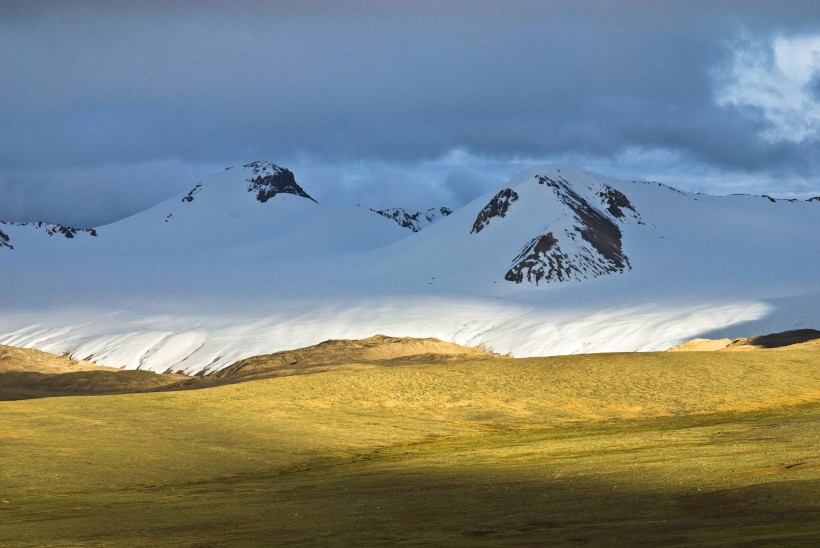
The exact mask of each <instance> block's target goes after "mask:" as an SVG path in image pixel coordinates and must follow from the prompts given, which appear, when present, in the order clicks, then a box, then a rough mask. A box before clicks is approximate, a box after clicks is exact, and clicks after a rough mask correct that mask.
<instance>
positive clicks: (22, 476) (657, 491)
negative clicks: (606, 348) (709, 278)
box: [0, 349, 820, 546]
mask: <svg viewBox="0 0 820 548" xmlns="http://www.w3.org/2000/svg"><path fill="white" fill-rule="evenodd" d="M376 358H378V359H382V358H384V359H382V361H381V362H379V361H378V359H376V361H375V362H374V361H373V360H371V361H367V360H362V361H363V362H367V363H363V364H360V365H357V364H356V363H355V361H353V362H351V363H349V364H347V367H346V368H343V369H341V370H337V371H323V372H318V373H316V374H310V375H296V376H283V377H275V378H267V379H259V380H250V381H247V382H239V383H233V384H227V385H222V386H214V387H211V388H205V389H199V390H185V391H168V392H152V393H138V394H122V395H105V396H82V397H80V396H72V397H59V398H39V399H28V400H20V401H7V402H0V545H2V546H42V545H56V546H244V545H278V544H297V545H299V544H302V545H304V544H308V545H357V546H368V545H377V544H403V545H431V544H432V545H449V546H461V545H488V546H490V545H492V546H496V545H509V546H522V545H524V546H526V545H530V546H542V545H556V544H558V545H575V544H591V545H658V544H663V545H721V544H722V545H739V544H740V545H766V544H770V545H801V544H802V545H807V546H808V545H816V544H817V542H818V540H820V353H818V352H817V351H816V350H811V349H809V350H805V349H804V350H779V351H776V352H770V351H760V352H677V353H637V354H597V355H581V356H566V357H555V358H530V359H512V358H506V357H500V356H491V355H482V354H473V355H464V356H457V355H456V356H454V355H450V356H435V355H432V354H428V355H425V356H423V357H416V358H407V357H406V356H405V357H401V356H400V357H398V358H395V357H393V358H390V356H387V357H385V356H376ZM387 358H390V359H387ZM351 359H352V358H351ZM376 362H378V363H376ZM340 365H343V364H340Z"/></svg>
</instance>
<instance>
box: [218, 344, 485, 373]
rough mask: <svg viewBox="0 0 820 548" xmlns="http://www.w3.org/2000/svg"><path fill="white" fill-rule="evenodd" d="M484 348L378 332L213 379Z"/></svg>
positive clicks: (240, 365) (435, 357)
mask: <svg viewBox="0 0 820 548" xmlns="http://www.w3.org/2000/svg"><path fill="white" fill-rule="evenodd" d="M490 355H491V354H488V353H487V352H485V351H483V350H478V349H476V348H469V347H466V346H460V345H458V344H455V343H448V342H444V341H441V340H439V339H434V338H428V339H413V338H408V337H403V338H398V337H387V336H385V335H375V336H373V337H370V338H367V339H361V340H346V339H342V340H329V341H325V342H322V343H319V344H317V345H314V346H309V347H306V348H300V349H298V350H288V351H284V352H276V353H275V354H267V355H264V356H254V357H252V358H247V359H245V360H241V361H238V362H236V363H235V364H233V365H231V366H229V367H226V368H225V369H222V370H220V371H216V372H215V373H213V374H212V375H210V377H211V378H213V379H220V380H228V379H231V380H233V379H239V378H242V379H243V380H244V379H246V378H248V377H255V378H260V377H280V376H287V375H300V374H304V373H318V372H320V371H330V370H339V369H351V368H356V367H368V366H376V365H397V364H401V363H409V362H412V361H418V360H423V361H425V362H426V363H432V362H437V361H448V360H451V359H453V358H456V357H459V358H463V357H465V356H470V357H480V356H490Z"/></svg>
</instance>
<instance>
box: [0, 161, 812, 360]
mask: <svg viewBox="0 0 820 548" xmlns="http://www.w3.org/2000/svg"><path fill="white" fill-rule="evenodd" d="M309 192H310V189H305V188H302V186H300V185H299V183H298V182H297V180H296V177H295V175H294V174H293V173H292V172H291V171H290V170H288V169H286V168H284V167H281V166H278V165H276V164H273V163H270V162H253V163H249V164H246V165H244V166H238V167H235V168H228V169H226V170H224V171H223V172H221V173H218V174H216V175H214V176H212V177H209V178H207V179H205V180H203V181H202V182H201V183H200V184H198V185H196V187H194V188H193V189H191V191H190V192H188V193H185V194H182V195H179V196H176V197H174V198H171V199H169V200H167V201H165V202H162V203H160V204H158V205H156V206H154V207H152V208H150V209H147V210H145V211H142V212H140V213H138V214H136V215H133V216H131V217H128V218H125V219H122V220H119V221H117V222H115V223H112V224H109V225H105V226H100V227H95V228H93V229H85V230H81V229H74V228H71V227H64V226H60V225H55V224H49V223H44V222H39V223H10V222H6V223H2V224H0V288H2V292H0V344H5V345H11V346H18V347H27V348H37V349H40V350H45V351H49V352H54V353H58V354H66V355H70V356H72V357H73V358H76V359H81V360H89V361H93V362H95V363H98V364H101V365H108V366H114V367H125V368H128V369H148V370H152V371H157V372H184V373H187V374H197V373H199V374H201V373H208V372H213V371H216V370H220V369H222V368H224V367H226V366H229V365H231V364H232V363H234V362H236V361H237V360H240V359H243V358H246V357H250V356H254V355H259V354H267V353H271V352H275V351H280V350H287V349H291V348H296V347H303V346H308V345H311V344H316V343H318V342H320V341H323V340H327V339H359V338H366V337H370V336H373V335H375V334H377V333H385V334H387V335H391V336H399V337H436V338H439V339H442V340H445V341H452V342H455V343H458V344H463V345H468V346H475V347H482V348H485V349H489V350H493V351H495V352H499V353H510V354H512V355H515V356H533V355H555V354H570V353H577V352H605V351H606V352H611V351H636V350H656V349H666V348H668V347H671V346H674V345H676V344H679V343H681V342H683V341H685V340H689V339H693V338H696V337H702V338H722V337H728V338H737V337H740V336H745V335H747V334H749V333H767V332H774V331H784V330H788V329H800V328H809V327H816V326H817V325H818V324H820V275H818V274H820V241H818V234H820V200H818V199H813V200H807V201H798V200H776V199H773V198H770V197H768V196H748V195H735V196H710V195H704V194H693V193H687V192H681V191H679V190H676V189H674V188H671V187H669V186H666V185H664V184H662V183H659V182H655V181H625V180H616V179H612V178H609V177H605V176H602V175H597V174H593V173H590V172H587V171H584V170H582V169H579V168H577V167H574V166H569V165H547V166H539V167H535V168H532V169H529V170H527V171H524V172H523V173H521V174H519V175H517V176H515V177H514V178H512V179H511V180H510V181H508V182H507V183H506V184H505V185H504V186H503V188H499V189H496V190H495V191H493V192H490V193H488V194H486V195H484V196H481V197H479V198H477V199H475V200H473V201H472V202H470V203H468V204H466V205H464V206H462V207H459V208H457V209H455V210H450V209H448V208H446V207H442V206H441V205H438V206H437V207H434V208H431V209H428V210H425V211H409V210H405V209H402V208H400V207H396V208H392V209H383V210H371V209H368V208H366V207H361V206H355V205H351V206H340V205H332V204H324V203H320V202H317V201H316V200H315V199H314V198H313V197H312V196H311V194H310V193H309ZM399 205H400V204H397V206H399Z"/></svg>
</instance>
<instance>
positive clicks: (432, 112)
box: [0, 0, 820, 226]
mask: <svg viewBox="0 0 820 548" xmlns="http://www.w3.org/2000/svg"><path fill="white" fill-rule="evenodd" d="M0 75H2V76H1V77H0V219H5V220H12V219H14V220H31V219H45V220H53V221H58V222H64V223H68V224H74V225H80V226H83V225H87V226H90V225H96V224H101V223H105V222H109V221H111V220H114V219H116V218H119V217H121V216H123V215H126V214H129V213H133V212H135V211H138V210H140V209H142V208H144V207H146V206H148V205H151V204H153V203H155V202H157V201H159V200H161V199H163V198H166V197H168V196H170V195H172V194H175V193H177V192H180V191H187V190H188V189H190V188H191V187H192V186H193V185H194V184H196V182H197V181H198V180H199V179H201V178H203V177H205V176H207V175H209V174H211V173H213V172H215V171H219V170H221V169H222V168H223V167H225V166H228V165H235V164H240V163H247V162H249V161H252V160H257V159H267V160H271V161H274V162H277V163H279V164H280V165H283V166H286V167H289V168H290V169H292V170H293V171H294V172H295V174H296V177H297V180H299V181H300V183H302V184H303V186H305V187H306V189H308V191H309V192H310V193H311V194H312V195H314V196H316V197H317V199H319V201H327V202H349V203H353V202H360V203H362V204H363V205H370V206H379V207H387V206H407V207H432V206H438V205H449V206H451V207H454V206H458V205H460V204H462V203H465V202H466V201H468V200H470V199H472V198H474V197H476V196H477V195H479V194H482V193H484V192H486V191H488V190H491V189H494V188H496V187H498V186H500V185H502V184H503V182H504V181H505V180H506V179H507V178H509V177H511V176H512V175H514V174H515V173H517V172H518V171H521V170H522V169H525V168H527V167H530V166H532V165H535V164H538V163H546V162H562V163H574V164H577V165H579V166H581V167H584V168H586V169H590V170H593V171H597V172H599V173H604V174H608V175H613V176H619V177H628V178H651V179H657V180H662V181H664V182H666V183H668V184H671V185H673V186H677V187H679V188H683V189H686V190H693V191H701V192H710V193H716V194H729V193H734V192H750V193H768V194H771V195H774V196H783V197H790V196H798V197H809V196H813V195H818V194H820V148H818V145H820V2H817V1H816V0H808V1H801V0H789V1H787V2H784V1H782V0H778V1H772V2H762V1H753V0H742V1H737V2H734V1H724V2H720V1H715V0H710V1H697V0H689V1H672V0H656V1H649V0H644V1H628V0H618V1H615V0H610V1H605V0H596V1H580V0H556V1H515V0H504V1H503V2H502V1H493V2H485V1H482V0H449V1H447V0H435V1H409V0H408V1H398V0H397V1H388V0H370V1H350V2H347V1H345V2H342V1H293V2H291V1H273V0H271V1H236V0H233V1H231V2H227V1H224V2H223V1H218V2H207V1H196V2H186V1H179V0H174V1H166V0H163V1H157V2H150V1H138V0H132V1H127V2H126V1H122V2H120V1H115V0H100V1H83V0H72V1H70V2H68V1H56V2H47V1H37V0H34V1H32V0H23V1H19V2H18V1H10V0H0Z"/></svg>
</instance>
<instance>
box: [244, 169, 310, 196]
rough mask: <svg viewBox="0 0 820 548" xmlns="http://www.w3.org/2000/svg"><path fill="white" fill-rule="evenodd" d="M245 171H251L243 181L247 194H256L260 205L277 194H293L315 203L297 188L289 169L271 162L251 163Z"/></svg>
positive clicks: (303, 191)
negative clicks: (248, 176)
mask: <svg viewBox="0 0 820 548" xmlns="http://www.w3.org/2000/svg"><path fill="white" fill-rule="evenodd" d="M242 167H244V168H245V169H246V170H251V173H252V176H251V177H250V178H248V179H245V180H246V181H247V182H248V183H250V185H248V192H256V199H257V200H258V201H260V202H262V203H265V202H267V201H268V200H270V199H271V198H273V197H274V196H276V195H277V194H280V193H281V194H293V195H295V196H300V197H302V198H307V199H308V200H311V201H313V202H315V203H318V202H316V200H314V199H313V197H311V196H310V194H308V193H307V192H305V190H304V189H303V188H302V187H301V186H299V184H298V183H297V182H296V179H295V178H294V176H293V172H291V171H290V170H289V169H286V168H283V167H280V166H278V165H276V164H274V163H271V162H264V161H260V162H251V163H250V164H245V165H243V166H242Z"/></svg>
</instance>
